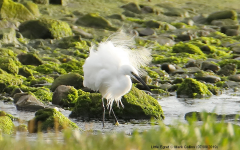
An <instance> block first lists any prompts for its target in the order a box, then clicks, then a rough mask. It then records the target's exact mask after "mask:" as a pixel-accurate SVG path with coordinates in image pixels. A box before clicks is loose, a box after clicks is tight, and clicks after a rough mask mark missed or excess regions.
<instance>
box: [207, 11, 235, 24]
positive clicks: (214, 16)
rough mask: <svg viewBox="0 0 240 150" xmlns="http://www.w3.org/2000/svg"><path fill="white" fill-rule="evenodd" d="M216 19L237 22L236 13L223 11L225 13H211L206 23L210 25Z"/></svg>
mask: <svg viewBox="0 0 240 150" xmlns="http://www.w3.org/2000/svg"><path fill="white" fill-rule="evenodd" d="M218 19H232V20H237V12H236V11H234V10H225V11H217V12H213V13H211V14H210V15H209V16H208V18H207V22H208V23H211V22H212V21H213V20H218Z"/></svg>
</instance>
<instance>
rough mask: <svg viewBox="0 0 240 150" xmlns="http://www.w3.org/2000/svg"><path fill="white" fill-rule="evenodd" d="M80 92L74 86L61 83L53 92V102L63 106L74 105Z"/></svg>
mask: <svg viewBox="0 0 240 150" xmlns="http://www.w3.org/2000/svg"><path fill="white" fill-rule="evenodd" d="M77 97H78V92H77V90H76V89H75V88H74V87H72V86H66V85H59V86H58V87H57V88H56V90H55V91H54V93H53V97H52V103H53V104H56V105H60V106H63V107H72V106H74V103H75V102H76V101H77Z"/></svg>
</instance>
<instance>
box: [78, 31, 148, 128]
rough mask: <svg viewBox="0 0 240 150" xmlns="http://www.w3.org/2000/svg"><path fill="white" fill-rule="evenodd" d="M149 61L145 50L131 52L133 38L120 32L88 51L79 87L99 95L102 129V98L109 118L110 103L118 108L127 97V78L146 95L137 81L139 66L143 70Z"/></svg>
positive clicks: (132, 50)
mask: <svg viewBox="0 0 240 150" xmlns="http://www.w3.org/2000/svg"><path fill="white" fill-rule="evenodd" d="M150 61H151V52H150V50H149V49H147V48H142V49H135V40H134V37H130V36H128V35H127V34H125V33H124V32H118V33H115V34H113V35H111V36H110V37H109V38H108V39H107V40H106V41H104V42H101V43H99V45H98V47H96V46H92V47H91V48H90V54H89V57H88V58H87V59H86V61H85V63H84V65H83V72H84V80H83V85H84V86H85V87H88V88H90V89H92V90H94V91H99V92H100V93H101V94H102V107H103V127H104V119H105V106H104V98H105V99H107V108H108V109H109V114H110V112H111V111H112V112H113V115H114V117H115V120H116V124H118V121H117V118H116V116H115V114H114V111H113V110H112V104H113V101H115V102H116V103H117V106H118V107H119V103H120V104H121V105H122V107H123V104H122V102H121V97H122V96H123V95H125V94H127V93H128V92H129V91H130V90H131V87H132V82H131V78H130V77H133V78H135V79H136V80H138V81H139V82H141V83H142V84H143V85H144V86H145V87H146V88H147V89H148V90H149V91H151V90H150V89H149V87H148V86H147V85H146V84H145V83H144V81H143V80H142V79H141V78H140V77H139V74H141V73H143V72H144V71H142V70H141V69H140V66H146V65H147V64H148V63H149V62H150Z"/></svg>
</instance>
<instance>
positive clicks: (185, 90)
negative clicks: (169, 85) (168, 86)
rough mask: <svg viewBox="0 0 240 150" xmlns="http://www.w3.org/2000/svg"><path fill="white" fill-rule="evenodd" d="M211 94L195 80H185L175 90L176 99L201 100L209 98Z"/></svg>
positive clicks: (203, 85)
mask: <svg viewBox="0 0 240 150" xmlns="http://www.w3.org/2000/svg"><path fill="white" fill-rule="evenodd" d="M210 96H212V93H211V92H210V91H209V90H208V87H207V86H206V85H205V84H203V83H201V82H199V81H197V80H196V79H192V78H187V79H185V80H184V81H183V82H182V83H181V85H180V86H179V87H178V89H177V97H187V98H203V97H210Z"/></svg>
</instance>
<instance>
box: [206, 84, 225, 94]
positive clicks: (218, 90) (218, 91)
mask: <svg viewBox="0 0 240 150" xmlns="http://www.w3.org/2000/svg"><path fill="white" fill-rule="evenodd" d="M206 85H207V87H208V90H209V91H210V92H212V94H213V95H220V94H222V90H221V88H219V87H217V86H214V85H212V84H209V83H208V84H206Z"/></svg>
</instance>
